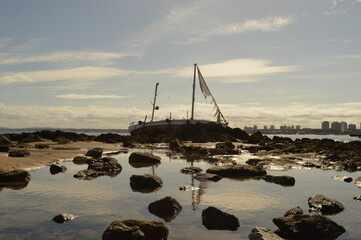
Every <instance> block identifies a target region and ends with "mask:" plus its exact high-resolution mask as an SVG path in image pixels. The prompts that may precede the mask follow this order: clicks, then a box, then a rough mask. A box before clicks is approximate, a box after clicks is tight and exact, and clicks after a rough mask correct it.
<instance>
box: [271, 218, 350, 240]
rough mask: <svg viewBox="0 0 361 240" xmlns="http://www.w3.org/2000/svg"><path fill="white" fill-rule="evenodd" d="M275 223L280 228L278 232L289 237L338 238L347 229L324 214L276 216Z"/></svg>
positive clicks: (308, 239) (311, 238)
mask: <svg viewBox="0 0 361 240" xmlns="http://www.w3.org/2000/svg"><path fill="white" fill-rule="evenodd" d="M273 223H274V224H276V226H277V227H278V228H279V232H278V234H279V235H281V236H282V237H285V238H287V239H299V240H303V239H307V240H320V239H327V240H331V239H337V237H338V236H340V235H341V234H342V233H344V232H345V229H344V228H343V227H342V226H340V225H338V224H337V223H335V222H333V221H332V220H331V219H329V218H327V217H325V216H322V215H317V214H315V215H293V216H288V217H280V218H274V219H273Z"/></svg>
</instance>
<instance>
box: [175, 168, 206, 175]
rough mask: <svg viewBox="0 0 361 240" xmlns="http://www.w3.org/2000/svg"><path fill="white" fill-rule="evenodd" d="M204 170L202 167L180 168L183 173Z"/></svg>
mask: <svg viewBox="0 0 361 240" xmlns="http://www.w3.org/2000/svg"><path fill="white" fill-rule="evenodd" d="M202 171H203V170H202V168H200V167H185V168H182V169H181V170H180V172H181V173H185V174H193V173H199V172H202Z"/></svg>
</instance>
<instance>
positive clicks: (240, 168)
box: [207, 164, 267, 177]
mask: <svg viewBox="0 0 361 240" xmlns="http://www.w3.org/2000/svg"><path fill="white" fill-rule="evenodd" d="M207 173H213V174H217V175H219V176H221V177H249V176H263V175H266V174H267V172H266V171H265V170H263V169H262V168H261V167H257V166H249V165H243V164H236V165H230V166H218V167H212V168H209V169H208V170H207Z"/></svg>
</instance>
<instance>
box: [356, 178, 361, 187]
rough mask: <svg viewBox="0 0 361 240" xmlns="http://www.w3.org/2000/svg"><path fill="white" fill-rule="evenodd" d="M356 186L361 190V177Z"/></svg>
mask: <svg viewBox="0 0 361 240" xmlns="http://www.w3.org/2000/svg"><path fill="white" fill-rule="evenodd" d="M355 185H356V187H358V188H361V177H357V178H356V180H355Z"/></svg>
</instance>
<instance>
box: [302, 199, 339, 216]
mask: <svg viewBox="0 0 361 240" xmlns="http://www.w3.org/2000/svg"><path fill="white" fill-rule="evenodd" d="M308 206H309V207H310V211H315V212H321V213H322V214H337V213H339V212H342V211H343V210H344V206H343V205H342V203H340V202H339V201H337V200H334V199H331V198H328V197H325V196H323V195H316V196H314V197H310V198H309V199H308Z"/></svg>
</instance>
